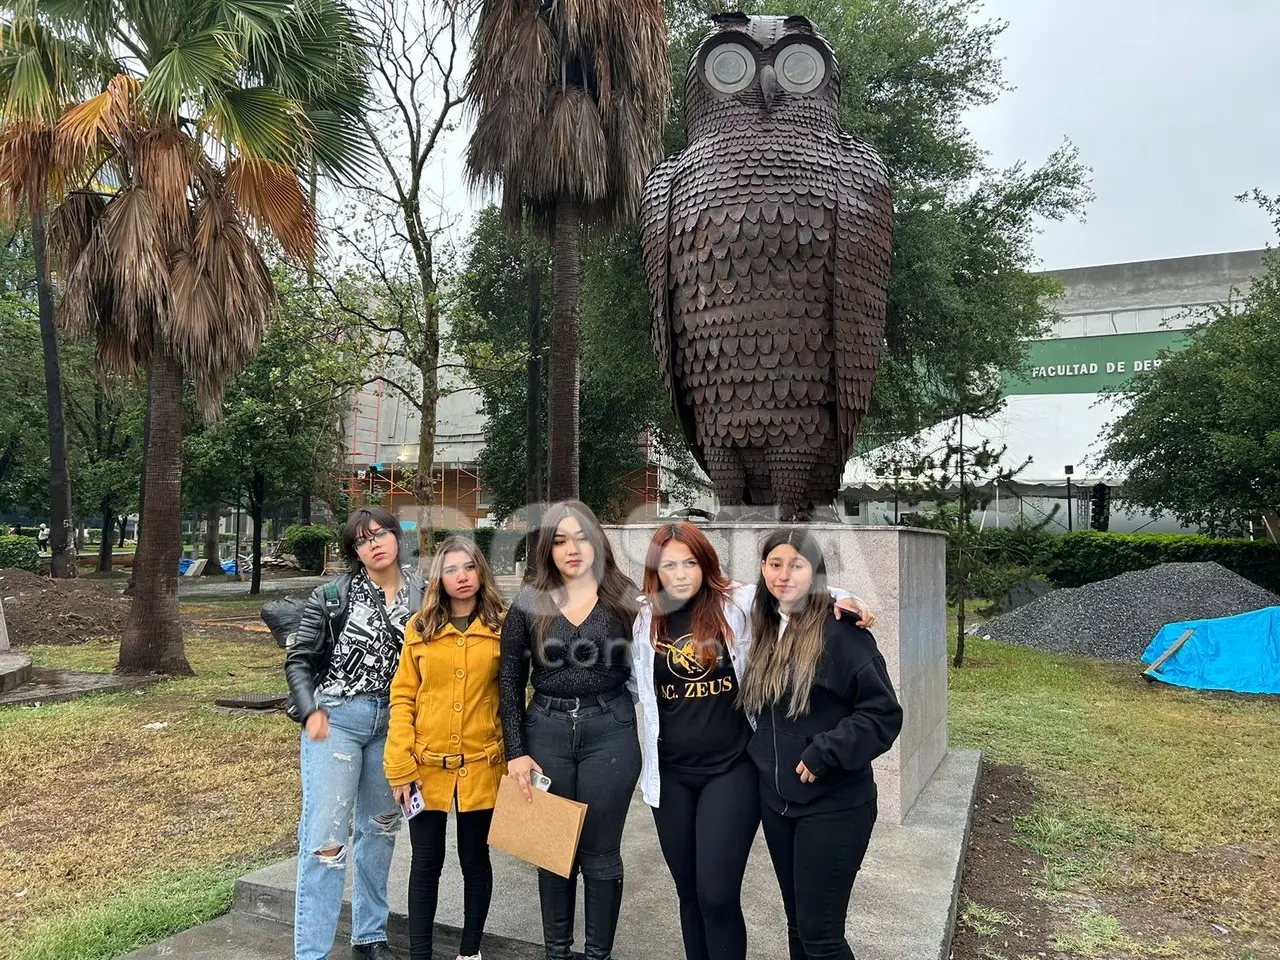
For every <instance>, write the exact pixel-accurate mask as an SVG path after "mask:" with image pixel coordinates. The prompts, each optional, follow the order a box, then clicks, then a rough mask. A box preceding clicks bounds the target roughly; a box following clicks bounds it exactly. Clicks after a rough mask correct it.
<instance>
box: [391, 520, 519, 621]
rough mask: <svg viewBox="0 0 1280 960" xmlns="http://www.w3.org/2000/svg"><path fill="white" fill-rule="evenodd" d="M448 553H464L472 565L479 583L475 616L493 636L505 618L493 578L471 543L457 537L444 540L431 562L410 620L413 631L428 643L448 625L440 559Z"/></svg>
mask: <svg viewBox="0 0 1280 960" xmlns="http://www.w3.org/2000/svg"><path fill="white" fill-rule="evenodd" d="M451 553H465V554H466V555H467V558H468V559H469V560H471V561H472V562H473V563H474V564H475V565H476V576H477V577H478V578H479V580H480V587H479V589H478V590H477V591H476V614H477V615H478V616H479V617H480V621H481V622H482V623H483V624H484V625H485V626H487V627H488V628H489V629H490V630H492V631H494V633H497V632H498V631H499V630H501V629H502V620H503V618H504V617H505V616H506V615H507V605H506V603H504V602H503V599H502V592H501V591H500V590H499V589H498V584H497V582H496V581H495V580H494V579H493V570H492V569H490V567H489V561H487V560H485V558H484V554H483V553H481V552H480V548H479V547H477V546H476V543H475V541H474V540H472V539H471V538H470V537H460V536H458V535H457V534H453V535H452V536H449V537H445V539H444V542H443V543H441V544H440V546H439V548H438V549H437V550H436V555H435V556H434V557H433V558H432V559H431V572H430V573H429V574H428V575H427V585H426V588H425V589H424V590H423V591H422V609H421V610H419V611H418V615H417V617H416V618H415V619H414V621H413V626H414V629H415V630H417V631H418V633H419V634H420V635H421V636H422V639H423V640H430V639H431V638H432V637H434V636H435V634H436V631H438V630H439V629H440V628H441V627H443V626H444V625H445V624H446V623H448V622H449V617H450V616H451V613H450V611H451V608H452V605H451V604H450V602H449V595H448V594H447V593H446V592H445V589H444V583H443V577H444V558H445V557H447V556H448V555H449V554H451Z"/></svg>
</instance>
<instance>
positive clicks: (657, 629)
mask: <svg viewBox="0 0 1280 960" xmlns="http://www.w3.org/2000/svg"><path fill="white" fill-rule="evenodd" d="M673 540H674V541H676V542H678V543H683V544H684V545H685V546H686V547H688V548H689V552H690V553H691V554H693V559H695V560H696V561H698V566H699V567H701V568H702V587H701V588H700V589H699V590H698V592H697V594H695V595H694V598H693V617H692V621H693V636H694V643H695V644H696V646H697V657H698V661H699V662H700V663H702V664H703V666H710V665H711V664H712V663H714V662H715V659H716V641H717V640H718V641H720V642H721V643H723V644H724V645H725V647H726V648H727V647H731V646H733V634H732V632H731V631H730V630H729V621H728V620H726V619H725V616H724V606H725V604H726V603H728V602H729V580H728V578H727V577H725V575H724V573H723V572H722V571H721V570H720V557H719V556H718V555H717V554H716V548H715V547H713V546H712V545H711V541H710V540H708V539H707V538H706V535H705V534H703V532H702V531H701V530H699V529H698V528H697V527H696V526H694V525H693V524H692V523H690V522H689V521H688V520H682V521H680V522H679V523H664V524H663V525H662V526H660V527H659V528H658V529H657V530H656V531H655V532H654V534H653V539H652V540H650V541H649V553H648V555H647V556H646V557H645V560H644V595H645V597H646V598H647V599H648V601H649V609H650V610H651V611H652V612H653V620H652V623H651V624H650V626H649V643H650V644H652V645H653V646H654V647H656V646H657V644H658V637H660V636H663V635H664V634H665V633H666V632H667V614H666V612H665V611H664V610H663V609H662V604H661V603H660V602H659V597H660V594H661V593H662V580H661V579H660V578H659V577H658V564H659V563H660V562H661V560H662V550H663V548H664V547H666V545H667V544H669V543H671V542H672V541H673Z"/></svg>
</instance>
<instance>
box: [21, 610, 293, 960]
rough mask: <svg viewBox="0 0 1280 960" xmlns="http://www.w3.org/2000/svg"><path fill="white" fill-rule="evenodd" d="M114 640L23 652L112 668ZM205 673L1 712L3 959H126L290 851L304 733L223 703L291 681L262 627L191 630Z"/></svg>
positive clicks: (224, 899)
mask: <svg viewBox="0 0 1280 960" xmlns="http://www.w3.org/2000/svg"><path fill="white" fill-rule="evenodd" d="M116 650H117V644H116V643H115V642H91V643H87V644H84V645H80V646H72V647H34V648H26V649H25V650H24V652H25V653H27V654H28V655H30V656H31V657H32V659H33V660H34V661H35V662H36V663H37V664H38V665H41V666H61V667H74V668H79V669H92V670H104V671H105V670H110V668H111V666H112V665H113V663H114V662H115V658H116ZM187 655H188V657H189V659H190V661H191V664H192V666H193V667H194V668H195V670H196V676H195V677H191V678H185V679H181V680H170V681H165V682H163V683H159V684H156V685H154V686H152V687H148V688H146V689H144V690H140V691H136V692H134V693H127V694H112V695H107V696H95V697H88V698H85V699H83V700H78V701H74V702H72V703H65V704H52V705H49V706H42V707H40V708H39V709H27V708H8V709H4V710H0V769H3V770H5V771H6V772H7V775H6V776H5V777H4V778H0V862H3V863H4V865H5V867H4V869H3V870H0V957H3V958H5V960H96V958H104V960H105V958H108V957H115V956H118V955H119V954H120V953H123V952H125V951H127V950H129V949H132V948H133V947H135V946H138V945H140V944H144V943H147V942H151V941H154V940H156V939H160V938H162V937H164V936H167V935H168V934H169V933H172V932H175V931H177V930H181V929H185V928H186V927H189V926H192V925H193V924H195V923H199V922H202V921H203V920H206V919H209V918H210V917H213V916H216V915H217V914H218V913H221V912H222V911H224V910H225V909H226V908H227V906H228V905H229V903H230V898H231V891H232V887H233V884H234V880H235V878H236V877H237V876H239V875H241V874H242V873H244V872H246V871H247V870H249V869H251V868H253V867H255V866H258V865H261V864H263V863H266V862H270V861H272V860H275V859H278V858H280V857H282V856H285V855H287V854H288V853H289V852H290V850H291V849H292V844H293V836H294V833H295V830H296V824H297V805H298V797H299V784H298V772H297V737H298V728H297V727H296V726H295V725H294V724H293V723H291V722H290V721H289V720H288V719H286V718H285V717H284V716H283V715H282V714H273V715H271V716H269V717H261V718H255V717H248V718H246V717H232V716H227V715H225V714H221V713H219V712H217V711H216V710H215V709H214V706H213V701H214V699H215V698H216V697H218V696H223V695H226V694H230V693H248V692H275V691H282V690H283V689H284V676H283V671H282V663H283V654H282V652H281V651H280V650H279V649H278V648H277V647H276V646H275V644H274V643H273V642H272V641H271V639H270V637H269V635H267V634H253V633H245V632H243V631H238V630H228V629H225V628H218V629H208V630H205V629H202V628H195V629H193V630H189V631H188V641H187Z"/></svg>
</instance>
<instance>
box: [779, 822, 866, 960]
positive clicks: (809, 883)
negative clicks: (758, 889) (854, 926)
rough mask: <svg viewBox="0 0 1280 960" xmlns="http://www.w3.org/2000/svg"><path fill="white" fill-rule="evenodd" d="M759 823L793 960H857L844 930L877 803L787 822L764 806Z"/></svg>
mask: <svg viewBox="0 0 1280 960" xmlns="http://www.w3.org/2000/svg"><path fill="white" fill-rule="evenodd" d="M761 820H762V821H763V823H764V839H765V842H767V843H768V844H769V856H770V857H771V858H772V859H773V869H774V871H775V872H776V873H777V874H778V886H780V887H781V888H782V904H783V906H784V907H785V908H786V911H787V940H788V941H789V944H790V949H791V960H827V958H831V957H834V958H838V960H854V957H853V951H852V950H851V949H849V943H848V941H847V940H845V938H844V924H845V918H846V917H847V916H848V913H849V895H850V894H851V893H852V892H853V878H854V877H856V876H857V875H858V869H859V868H860V867H861V866H862V858H863V857H864V856H866V853H867V844H868V843H869V842H870V840H871V828H872V827H873V826H875V822H876V804H875V801H874V800H873V801H871V802H869V803H864V804H863V805H862V806H860V807H854V808H853V809H852V810H834V811H832V812H830V813H815V814H810V815H809V816H807V817H784V816H783V815H782V814H780V813H777V812H775V811H773V810H770V809H769V806H768V805H767V804H765V805H764V806H763V809H762V810H761Z"/></svg>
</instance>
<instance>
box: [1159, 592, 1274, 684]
mask: <svg viewBox="0 0 1280 960" xmlns="http://www.w3.org/2000/svg"><path fill="white" fill-rule="evenodd" d="M1187 630H1195V632H1194V633H1193V634H1191V636H1190V637H1188V638H1187V642H1186V643H1184V644H1183V645H1182V647H1181V649H1179V650H1178V652H1177V653H1175V654H1174V655H1173V656H1172V657H1170V658H1169V659H1168V660H1166V661H1165V662H1164V663H1163V664H1162V665H1161V667H1160V670H1159V671H1158V672H1156V673H1154V674H1152V676H1154V677H1155V678H1156V679H1157V680H1161V681H1163V682H1165V683H1172V684H1174V685H1176V686H1179V687H1191V688H1192V689H1195V690H1231V691H1234V692H1236V693H1276V694H1280V607H1266V608H1265V609H1263V610H1255V611H1253V612H1252V613H1242V614H1239V615H1238V616H1234V617H1222V618H1220V619H1217V620H1186V621H1184V622H1182V623H1170V624H1167V625H1166V626H1164V627H1163V628H1161V630H1160V632H1159V633H1157V634H1156V638H1155V639H1154V640H1152V641H1151V643H1150V645H1148V647H1147V649H1146V651H1145V652H1144V653H1143V654H1142V662H1143V663H1155V662H1156V660H1158V659H1160V655H1161V654H1163V653H1164V652H1165V651H1166V650H1168V649H1169V648H1170V647H1171V646H1173V645H1174V644H1175V643H1176V642H1177V640H1178V638H1179V637H1180V636H1182V635H1183V634H1184V633H1186V632H1187Z"/></svg>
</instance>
